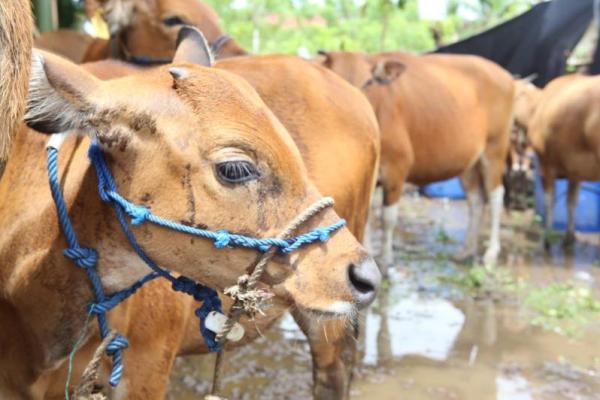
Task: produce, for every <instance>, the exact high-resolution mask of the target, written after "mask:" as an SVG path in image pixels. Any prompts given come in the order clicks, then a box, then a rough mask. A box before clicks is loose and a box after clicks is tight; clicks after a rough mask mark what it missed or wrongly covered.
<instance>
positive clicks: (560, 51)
mask: <svg viewBox="0 0 600 400" xmlns="http://www.w3.org/2000/svg"><path fill="white" fill-rule="evenodd" d="M593 6H594V1H593V0H553V1H549V2H544V3H540V4H537V5H536V6H534V7H533V8H532V9H531V10H529V11H528V12H526V13H524V14H521V15H519V16H518V17H516V18H514V19H511V20H509V21H507V22H505V23H503V24H501V25H498V26H496V27H494V28H492V29H490V30H488V31H485V32H483V33H480V34H478V35H475V36H472V37H470V38H467V39H465V40H462V41H460V42H457V43H454V44H450V45H448V46H443V47H440V48H439V49H437V50H436V52H438V53H458V54H476V55H479V56H482V57H485V58H488V59H490V60H493V61H495V62H496V63H498V64H500V65H502V66H503V67H504V68H506V69H507V70H508V71H510V72H511V73H513V74H514V75H518V76H529V75H532V74H537V76H538V77H537V79H536V80H535V83H536V84H537V85H539V86H544V85H545V84H546V83H548V82H549V81H550V80H552V79H554V78H555V77H557V76H559V75H562V74H563V73H564V71H565V67H566V62H567V58H568V56H569V55H570V53H571V51H572V50H573V48H574V47H575V45H576V44H577V42H579V40H580V39H581V37H582V36H583V34H584V33H585V31H586V29H587V28H588V26H589V24H590V22H591V21H592V18H593V14H594V13H593ZM598 67H599V68H600V56H598Z"/></svg>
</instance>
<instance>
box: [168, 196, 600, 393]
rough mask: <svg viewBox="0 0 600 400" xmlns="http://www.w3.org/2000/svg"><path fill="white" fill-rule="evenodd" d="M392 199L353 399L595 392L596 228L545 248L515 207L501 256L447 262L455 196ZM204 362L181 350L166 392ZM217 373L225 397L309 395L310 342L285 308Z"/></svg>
mask: <svg viewBox="0 0 600 400" xmlns="http://www.w3.org/2000/svg"><path fill="white" fill-rule="evenodd" d="M401 208H402V211H401V215H402V223H401V227H400V228H399V231H398V232H397V241H396V247H395V249H396V265H397V266H396V268H395V269H394V270H392V272H391V276H390V280H389V283H388V284H386V285H384V288H383V290H382V291H381V293H380V296H379V298H378V299H377V301H376V303H375V304H374V305H373V306H372V307H371V308H370V309H369V310H368V311H366V312H365V313H364V314H363V315H362V317H363V319H364V320H365V321H366V324H365V327H364V328H363V335H362V338H361V340H360V344H361V357H360V360H361V361H360V364H359V365H358V366H357V369H356V374H355V375H356V377H355V380H354V384H353V389H352V393H351V395H352V398H353V399H410V400H420V399H461V400H462V399H464V400H471V399H472V400H486V399H497V400H538V399H540V400H542V399H543V400H546V399H547V400H554V399H557V400H558V399H573V400H575V399H577V400H584V399H600V341H599V340H598V338H600V303H598V304H596V299H598V298H600V285H599V284H598V282H600V280H599V279H600V273H599V269H600V268H599V267H598V260H599V259H600V246H599V244H600V239H599V238H600V235H591V234H589V235H579V234H578V238H577V239H578V241H577V244H576V246H575V248H574V249H573V250H572V251H565V250H563V248H562V246H561V244H560V243H558V242H557V243H556V244H554V245H553V246H552V249H551V251H550V252H549V253H546V252H545V251H544V250H543V247H542V245H541V235H542V232H541V229H540V228H539V226H538V225H537V224H536V223H535V217H534V215H533V213H532V212H531V211H527V212H518V213H517V212H513V213H511V214H510V215H505V216H504V218H503V224H502V239H503V252H502V259H501V261H500V265H499V266H498V267H497V268H495V269H493V270H486V269H484V268H482V267H478V266H471V267H469V268H465V267H463V266H460V265H456V264H455V263H454V262H452V261H451V256H452V254H453V253H454V252H456V251H457V250H458V249H459V248H460V243H462V240H463V237H464V234H465V228H466V222H465V221H466V220H467V209H466V204H465V203H464V202H462V201H447V200H443V199H424V198H421V197H419V196H418V195H417V194H416V193H415V192H414V191H413V192H411V193H408V194H407V195H406V196H404V198H403V200H402V202H401ZM377 232H378V231H377V230H375V232H374V233H375V238H376V239H377V234H378V233H377ZM375 242H377V240H375ZM375 250H378V249H377V248H376V249H375ZM567 305H568V307H567ZM596 307H598V310H596ZM213 360H214V358H213V356H211V355H209V356H194V357H186V358H181V359H178V360H177V365H176V368H175V371H174V372H173V375H172V379H171V386H170V391H169V395H168V398H169V399H172V400H188V399H198V398H201V396H202V395H203V394H205V393H206V392H207V391H208V390H209V386H210V384H209V382H210V379H211V377H212V365H213ZM225 376H226V377H225V379H224V392H223V394H224V395H226V396H228V398H229V399H309V398H311V396H310V393H311V384H312V372H311V367H310V357H309V352H308V344H307V342H306V340H305V338H304V337H303V335H302V333H301V332H300V331H299V330H298V328H297V327H296V325H295V323H294V322H293V320H292V319H291V317H285V318H284V319H283V320H282V321H281V323H280V324H279V325H278V326H277V327H276V328H275V329H272V330H270V331H269V332H266V333H265V337H264V338H261V339H259V340H258V341H256V342H255V343H253V344H252V345H250V346H246V347H244V348H242V349H239V350H235V351H233V352H231V353H229V357H228V367H227V371H226V374H225Z"/></svg>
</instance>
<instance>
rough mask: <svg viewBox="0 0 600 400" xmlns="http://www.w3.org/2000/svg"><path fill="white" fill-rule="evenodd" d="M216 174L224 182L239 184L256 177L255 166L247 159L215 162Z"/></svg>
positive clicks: (257, 173) (257, 176) (258, 175)
mask: <svg viewBox="0 0 600 400" xmlns="http://www.w3.org/2000/svg"><path fill="white" fill-rule="evenodd" d="M216 171H217V176H218V177H219V179H221V180H222V181H224V182H226V183H233V184H240V183H244V182H248V181H251V180H255V179H258V178H259V177H260V174H259V172H258V170H257V169H256V166H254V164H252V163H251V162H249V161H226V162H222V163H219V164H217V166H216Z"/></svg>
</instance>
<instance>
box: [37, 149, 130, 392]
mask: <svg viewBox="0 0 600 400" xmlns="http://www.w3.org/2000/svg"><path fill="white" fill-rule="evenodd" d="M47 153H48V180H49V182H50V190H51V192H52V197H53V198H54V203H55V205H56V211H57V214H58V220H59V223H60V226H61V228H62V231H63V234H64V235H65V238H66V240H67V244H68V247H67V248H66V249H65V251H64V255H65V257H67V258H69V259H71V260H73V261H74V262H75V264H77V266H79V267H80V268H83V270H84V271H85V272H86V274H87V276H88V278H89V280H90V282H91V284H92V290H93V292H94V297H95V299H96V303H104V302H106V301H110V299H111V298H110V297H107V296H106V294H105V293H104V289H103V288H102V281H101V280H100V276H99V275H98V272H97V271H96V264H97V262H98V253H97V252H96V250H94V249H92V248H89V247H82V246H81V245H80V244H79V241H78V239H77V235H76V234H75V230H74V229H73V225H72V224H71V219H70V218H69V214H68V211H67V206H66V203H65V199H64V197H63V194H62V190H61V188H60V181H59V179H58V150H57V149H55V148H53V147H48V149H47ZM131 294H133V291H132V292H130V293H129V292H127V290H125V291H124V292H123V294H121V297H122V298H123V299H125V298H127V297H129V296H130V295H131ZM96 317H97V319H98V326H99V328H100V335H101V336H102V338H103V339H104V338H105V337H106V335H108V333H109V328H108V321H107V319H106V314H105V313H97V314H96ZM127 346H128V343H127V339H125V338H124V337H123V336H121V335H117V336H116V337H115V338H114V339H113V341H112V342H111V343H110V345H109V346H108V347H107V351H106V352H107V354H108V355H109V356H111V357H112V362H113V368H112V371H111V374H110V378H109V383H110V384H111V385H112V386H117V385H118V384H119V381H120V380H121V377H122V375H123V354H122V350H123V349H124V348H126V347H127Z"/></svg>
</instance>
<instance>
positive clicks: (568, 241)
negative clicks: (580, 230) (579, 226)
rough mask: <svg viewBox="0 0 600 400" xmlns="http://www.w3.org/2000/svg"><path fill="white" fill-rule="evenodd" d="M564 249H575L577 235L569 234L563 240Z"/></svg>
mask: <svg viewBox="0 0 600 400" xmlns="http://www.w3.org/2000/svg"><path fill="white" fill-rule="evenodd" d="M563 247H564V248H565V249H572V248H573V247H575V233H573V232H567V234H566V236H565V239H564V240H563Z"/></svg>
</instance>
